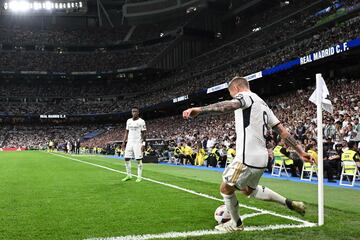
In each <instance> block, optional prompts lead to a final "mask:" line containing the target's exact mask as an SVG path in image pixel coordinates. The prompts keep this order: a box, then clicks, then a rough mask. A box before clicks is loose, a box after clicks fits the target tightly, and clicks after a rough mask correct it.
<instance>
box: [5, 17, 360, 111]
mask: <svg viewBox="0 0 360 240" xmlns="http://www.w3.org/2000/svg"><path fill="white" fill-rule="evenodd" d="M359 21H360V17H355V18H352V19H350V20H348V21H346V22H343V23H341V24H339V25H337V26H334V27H332V28H331V29H325V30H322V31H320V32H318V33H316V34H314V35H313V36H311V37H309V38H307V39H304V40H302V41H298V42H292V43H289V44H288V45H286V46H282V47H281V48H278V49H277V50H276V49H275V50H273V51H269V52H267V53H266V54H265V55H263V56H261V57H258V58H255V59H252V60H248V61H243V62H241V63H238V64H225V68H223V69H221V70H217V71H210V69H211V68H212V67H214V66H213V65H212V64H211V62H206V61H205V60H204V59H203V60H201V57H200V59H197V58H196V59H195V60H194V61H191V62H190V63H189V64H188V65H187V66H186V67H184V68H182V69H181V70H179V73H174V74H172V75H171V76H170V77H169V78H165V79H160V80H158V81H155V82H153V83H151V84H146V86H142V85H139V84H138V82H135V81H134V83H133V84H132V83H130V82H129V83H128V84H124V85H121V84H120V85H121V86H117V85H115V86H117V87H114V86H110V87H101V86H100V87H99V88H97V87H92V86H90V87H88V86H84V89H81V88H80V89H79V88H74V89H73V90H71V89H70V88H66V87H65V86H60V87H59V88H57V86H58V85H55V87H52V88H51V87H50V88H49V87H48V86H47V87H46V88H45V87H42V86H39V88H37V89H36V91H37V93H38V94H37V95H36V96H38V97H47V96H49V94H52V96H53V97H70V98H71V97H75V96H76V98H72V99H68V98H64V99H61V100H56V102H52V101H44V102H41V101H38V102H35V103H34V102H27V103H26V104H25V105H26V107H25V105H22V106H21V107H20V105H19V104H17V103H11V102H9V101H7V102H5V103H4V102H2V103H0V112H4V113H10V114H15V113H17V112H18V113H26V112H27V113H30V114H31V113H33V114H38V113H40V114H41V113H44V112H47V113H58V114H77V113H81V114H84V113H99V112H100V113H104V112H108V113H109V112H122V111H127V110H128V108H129V106H133V105H137V106H140V107H145V106H149V105H154V104H157V103H160V102H163V101H168V100H172V99H173V98H175V97H178V96H182V95H186V94H189V93H193V92H196V91H199V90H200V89H204V88H208V87H211V86H214V85H217V84H219V83H223V82H225V81H227V80H229V77H231V76H232V75H234V74H235V73H240V74H241V75H247V74H250V73H253V72H256V71H259V70H262V69H264V68H269V67H272V66H274V65H276V64H280V63H283V62H284V61H288V60H291V59H293V58H295V57H299V56H304V55H306V54H308V53H310V52H314V51H319V50H322V49H325V48H328V47H330V46H332V45H334V44H336V43H339V42H343V41H348V40H351V39H355V38H357V37H358V36H359V35H360V34H359V28H358V27H356V26H357V25H358V24H359ZM159 48H161V45H159ZM149 49H151V48H149ZM244 51H248V50H244ZM142 53H143V52H142ZM250 53H251V51H250V50H249V54H250ZM143 54H144V53H143ZM233 54H234V56H237V57H238V56H239V53H238V52H234V53H233ZM151 55H152V54H151V53H150V52H149V53H148V54H147V56H149V57H151ZM223 55H224V56H221V57H220V55H218V53H216V54H215V56H217V57H218V58H219V59H227V55H226V54H225V53H224V54H223ZM5 56H6V54H5V55H2V56H1V57H0V59H1V58H3V59H5V58H6V57H5ZM114 56H115V55H114ZM117 57H118V56H116V58H117ZM208 57H209V58H210V56H208ZM99 59H101V58H98V59H93V60H89V59H87V60H86V61H90V62H91V61H93V64H96V65H97V67H98V68H100V67H101V66H102V65H101V64H99ZM135 59H136V58H135ZM144 59H145V57H143V58H142V60H144ZM8 62H11V60H8ZM207 63H208V64H207ZM218 63H220V62H218ZM54 64H55V63H54ZM191 64H193V66H192V65H191ZM70 65H71V67H70ZM80 65H81V64H80ZM65 66H66V67H69V68H70V69H72V68H73V69H78V68H77V67H76V65H74V66H73V65H72V64H71V62H68V64H65ZM65 66H63V67H60V68H61V69H63V70H64V69H66V67H65ZM199 69H200V70H199ZM198 71H203V72H202V73H198ZM10 87H13V88H15V90H14V91H12V89H9V87H8V86H7V85H4V86H2V88H3V89H1V88H0V89H1V90H0V91H2V92H4V93H5V94H6V93H7V94H9V93H11V96H15V95H14V93H16V92H17V90H16V88H20V89H19V90H18V91H19V92H20V93H21V94H26V89H27V88H22V86H17V87H16V86H15V87H14V86H13V85H11V84H10ZM31 88H33V86H32V87H29V88H28V89H30V90H29V92H28V95H30V96H34V95H32V91H34V89H31ZM91 89H92V90H91ZM94 90H95V91H94ZM87 91H89V92H87ZM90 93H94V97H95V96H102V97H103V98H102V99H100V100H96V101H86V100H84V98H86V97H87V96H89V97H90V95H91V94H90ZM123 93H129V94H130V93H131V94H133V97H127V98H116V96H119V95H123ZM66 94H68V95H66ZM106 95H112V96H114V98H111V97H110V98H105V96H106ZM140 96H141V97H140Z"/></svg>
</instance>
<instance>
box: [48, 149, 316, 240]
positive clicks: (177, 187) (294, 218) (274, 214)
mask: <svg viewBox="0 0 360 240" xmlns="http://www.w3.org/2000/svg"><path fill="white" fill-rule="evenodd" d="M50 154H52V155H55V156H58V157H62V158H66V159H69V160H72V161H76V162H80V163H84V164H88V165H92V166H95V167H99V168H102V169H106V170H109V171H112V172H117V173H122V174H125V175H126V174H127V173H126V172H123V171H119V170H116V169H113V168H109V167H105V166H103V165H99V164H96V163H91V162H87V161H82V160H80V159H76V158H72V157H69V156H64V155H61V154H55V153H50ZM142 179H143V180H146V181H149V182H153V183H157V184H160V185H163V186H167V187H170V188H174V189H178V190H181V191H184V192H187V193H191V194H194V195H197V196H201V197H204V198H208V199H212V200H215V201H220V202H223V200H222V199H220V198H216V197H213V196H210V195H207V194H204V193H198V192H195V191H193V190H190V189H186V188H183V187H179V186H176V185H173V184H169V183H164V182H160V181H157V180H154V179H150V178H145V177H143V178H142ZM239 206H240V207H243V208H247V209H251V210H254V211H257V212H259V213H253V214H252V215H253V216H257V215H260V214H269V215H273V216H276V217H280V218H285V219H288V220H292V221H295V222H300V223H302V224H301V225H287V224H282V225H270V226H259V227H246V229H245V231H259V230H261V229H262V230H272V229H282V228H302V227H314V226H316V224H314V223H311V222H308V221H305V220H302V219H300V218H297V217H293V216H287V215H282V214H278V213H276V212H273V211H268V210H264V209H260V208H256V207H251V206H247V205H243V204H239ZM244 216H245V215H244ZM253 216H247V217H253ZM252 229H254V230H252ZM198 232H202V234H201V235H205V234H220V233H219V232H218V231H212V230H211V231H210V230H205V232H206V233H204V231H194V232H185V233H181V234H185V235H181V236H177V235H176V234H180V233H176V234H175V235H176V236H175V235H174V236H173V237H186V236H201V235H186V234H188V233H194V234H199V233H198ZM212 232H216V233H212ZM166 234H174V233H173V232H172V233H164V235H166ZM160 235H161V234H160ZM160 235H156V236H160ZM141 236H153V235H141ZM141 236H134V237H137V238H127V237H126V238H123V237H120V238H102V239H135V240H143V239H150V238H140V237H141ZM166 236H167V235H166ZM151 238H154V237H151ZM155 238H166V237H155Z"/></svg>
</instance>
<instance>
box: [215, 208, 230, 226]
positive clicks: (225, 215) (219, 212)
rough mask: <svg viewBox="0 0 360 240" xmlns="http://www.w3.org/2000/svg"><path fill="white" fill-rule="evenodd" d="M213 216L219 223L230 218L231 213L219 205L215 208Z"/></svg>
mask: <svg viewBox="0 0 360 240" xmlns="http://www.w3.org/2000/svg"><path fill="white" fill-rule="evenodd" d="M214 218H215V221H216V222H217V223H218V224H221V223H226V222H227V221H229V220H230V219H231V215H230V213H229V211H228V210H227V209H226V206H225V205H221V206H219V207H218V208H217V209H216V210H215V213H214Z"/></svg>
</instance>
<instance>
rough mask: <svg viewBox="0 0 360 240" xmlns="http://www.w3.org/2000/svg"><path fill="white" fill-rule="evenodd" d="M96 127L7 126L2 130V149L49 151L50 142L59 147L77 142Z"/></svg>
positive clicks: (0, 143)
mask: <svg viewBox="0 0 360 240" xmlns="http://www.w3.org/2000/svg"><path fill="white" fill-rule="evenodd" d="M96 129H97V127H96V126H25V125H23V126H22V125H19V126H5V127H3V128H2V132H1V139H0V146H1V147H2V148H19V147H20V148H27V149H47V146H48V144H49V142H50V141H53V142H55V143H56V144H57V145H58V146H59V147H60V146H61V145H64V144H65V143H66V142H67V141H70V142H75V141H76V140H77V139H80V138H81V137H82V136H83V135H84V134H86V133H88V132H90V131H94V130H96Z"/></svg>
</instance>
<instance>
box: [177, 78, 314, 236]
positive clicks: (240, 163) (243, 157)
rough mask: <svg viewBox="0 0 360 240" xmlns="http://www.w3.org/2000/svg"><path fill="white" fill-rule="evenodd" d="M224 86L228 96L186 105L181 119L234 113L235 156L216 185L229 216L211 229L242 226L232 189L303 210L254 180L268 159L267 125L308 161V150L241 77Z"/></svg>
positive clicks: (226, 230)
mask: <svg viewBox="0 0 360 240" xmlns="http://www.w3.org/2000/svg"><path fill="white" fill-rule="evenodd" d="M228 90H229V92H230V95H231V97H233V99H232V100H229V101H222V102H219V103H215V104H211V105H208V106H204V107H195V108H189V109H187V110H185V111H184V112H183V117H184V118H185V119H188V118H190V117H195V116H197V115H199V114H202V113H208V112H228V111H234V113H235V130H236V156H235V159H234V160H233V162H232V163H231V164H230V165H229V166H228V167H227V168H226V169H225V170H224V173H223V182H222V183H221V186H220V193H221V195H222V196H223V198H224V203H225V205H226V208H227V209H228V210H229V212H230V214H231V220H230V221H228V222H226V223H223V224H219V225H217V226H216V227H215V229H217V230H220V231H224V232H232V231H242V230H243V229H244V226H243V223H242V220H241V218H240V216H239V212H238V208H239V203H238V201H237V198H236V195H235V191H236V190H239V191H240V192H241V193H243V194H245V195H247V196H251V197H254V198H256V199H260V200H265V201H273V202H277V203H280V204H282V205H284V206H287V207H288V208H289V209H291V210H294V211H296V212H298V213H300V214H305V206H304V203H303V202H298V201H292V200H290V199H287V198H285V197H283V196H281V195H280V194H278V193H276V192H274V191H272V190H271V189H269V188H267V187H264V186H260V185H258V183H259V180H260V178H261V176H262V174H263V172H264V170H265V169H266V166H267V163H268V151H267V149H266V136H267V132H268V131H269V129H270V128H271V129H273V130H274V131H276V132H277V133H278V134H279V135H280V137H281V138H283V139H284V140H285V142H286V143H287V145H289V146H291V147H292V148H293V149H294V150H296V152H297V153H298V155H299V156H300V157H301V159H302V160H303V161H307V162H312V161H313V160H312V158H311V156H310V154H308V153H306V152H305V151H304V150H303V148H302V147H301V145H300V144H299V143H297V141H296V140H295V139H294V138H293V137H292V136H291V135H290V134H289V132H288V131H287V130H286V129H285V127H284V126H283V125H282V124H281V123H280V121H279V120H278V119H277V118H276V116H275V115H274V113H273V112H272V110H271V109H270V108H269V107H268V106H267V104H266V103H265V102H264V101H263V100H262V99H261V98H260V97H259V96H258V95H257V94H255V93H253V92H251V91H250V86H249V83H248V81H247V80H246V79H245V78H242V77H235V78H233V79H232V80H231V81H230V83H229V86H228Z"/></svg>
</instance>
